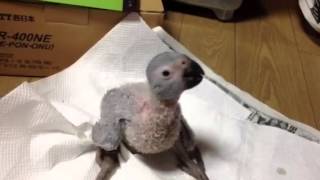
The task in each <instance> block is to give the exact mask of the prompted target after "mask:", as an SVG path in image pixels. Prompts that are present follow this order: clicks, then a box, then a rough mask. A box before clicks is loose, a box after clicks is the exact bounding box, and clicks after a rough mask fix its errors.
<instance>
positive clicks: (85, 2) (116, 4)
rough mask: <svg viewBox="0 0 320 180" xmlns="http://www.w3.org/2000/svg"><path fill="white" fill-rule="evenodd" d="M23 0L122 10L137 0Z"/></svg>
mask: <svg viewBox="0 0 320 180" xmlns="http://www.w3.org/2000/svg"><path fill="white" fill-rule="evenodd" d="M23 1H28V2H51V3H59V4H68V5H75V6H84V7H91V8H100V9H109V10H115V11H122V10H126V9H130V8H133V7H134V5H135V1H136V0H111V1H110V0H23Z"/></svg>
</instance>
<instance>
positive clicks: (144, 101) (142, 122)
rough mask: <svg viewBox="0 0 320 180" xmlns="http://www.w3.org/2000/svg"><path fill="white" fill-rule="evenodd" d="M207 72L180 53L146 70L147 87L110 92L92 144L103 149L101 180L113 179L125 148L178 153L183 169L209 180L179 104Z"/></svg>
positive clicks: (168, 55)
mask: <svg viewBox="0 0 320 180" xmlns="http://www.w3.org/2000/svg"><path fill="white" fill-rule="evenodd" d="M203 75H204V71H203V70H202V68H201V67H200V66H199V65H198V64H197V63H196V62H194V61H193V60H191V59H190V58H188V57H187V56H185V55H183V54H180V53H177V52H164V53H161V54H159V55H157V56H155V57H154V58H153V59H152V60H151V61H150V63H149V64H148V66H147V69H146V77H147V82H145V83H132V84H127V85H124V86H121V87H119V88H115V89H112V90H109V91H108V92H107V93H106V94H105V96H104V97H103V99H102V102H101V118H100V120H99V121H98V122H97V123H96V124H95V125H94V127H93V130H92V139H93V141H94V143H95V144H96V145H97V146H98V147H99V148H100V149H99V153H97V162H98V164H99V165H100V167H101V172H100V173H99V175H98V177H97V179H105V178H106V177H108V176H110V173H111V172H112V170H113V169H114V168H115V167H116V166H117V162H116V161H117V160H116V157H115V156H116V154H117V152H118V151H119V146H120V144H124V145H125V146H126V147H127V149H129V150H130V151H131V152H132V153H135V154H141V155H144V154H157V153H161V152H164V151H172V152H174V153H175V155H176V157H177V159H178V162H179V166H180V168H181V169H182V170H183V171H185V172H186V173H188V174H190V175H191V176H193V177H194V178H196V179H197V180H208V177H207V175H206V174H205V167H204V163H203V161H202V158H201V154H200V151H199V149H198V148H197V146H196V143H195V142H194V139H193V134H192V131H191V129H190V128H189V126H188V124H187V123H186V121H185V120H184V118H183V115H182V114H181V110H180V106H179V103H178V100H179V98H180V96H181V94H182V93H183V91H184V90H187V89H190V88H193V87H194V86H196V85H198V84H199V83H200V82H201V80H202V76H203Z"/></svg>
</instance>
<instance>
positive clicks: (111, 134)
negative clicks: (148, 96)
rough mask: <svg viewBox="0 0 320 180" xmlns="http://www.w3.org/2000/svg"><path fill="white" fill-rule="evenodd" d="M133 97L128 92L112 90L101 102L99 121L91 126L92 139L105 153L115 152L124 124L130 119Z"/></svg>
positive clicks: (120, 139)
mask: <svg viewBox="0 0 320 180" xmlns="http://www.w3.org/2000/svg"><path fill="white" fill-rule="evenodd" d="M132 104H133V97H132V96H131V95H130V92H126V91H124V90H122V89H119V88H118V89H112V90H110V91H108V92H107V93H106V95H105V96H104V97H103V99H102V102H101V117H100V120H99V121H98V122H97V123H96V124H95V125H94V126H93V129H92V139H93V141H94V143H95V144H96V145H97V146H99V147H101V148H102V149H104V150H105V151H114V150H116V149H117V148H118V147H119V145H120V143H121V141H122V137H123V130H124V128H125V126H126V123H127V122H128V121H130V117H132Z"/></svg>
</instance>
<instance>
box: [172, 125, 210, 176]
mask: <svg viewBox="0 0 320 180" xmlns="http://www.w3.org/2000/svg"><path fill="white" fill-rule="evenodd" d="M173 150H174V152H175V154H176V157H177V159H178V161H179V167H180V168H181V169H182V170H183V171H185V172H186V173H188V174H189V175H191V176H193V177H195V178H196V179H198V180H209V178H208V176H207V175H206V173H205V166H204V163H203V160H202V156H201V153H200V150H199V149H198V147H197V146H196V143H195V140H194V136H193V133H192V131H191V128H190V127H189V125H188V124H187V122H186V121H185V120H184V119H182V127H181V132H180V137H179V139H178V141H177V142H176V144H175V146H174V148H173Z"/></svg>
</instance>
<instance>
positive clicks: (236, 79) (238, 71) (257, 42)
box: [165, 0, 320, 129]
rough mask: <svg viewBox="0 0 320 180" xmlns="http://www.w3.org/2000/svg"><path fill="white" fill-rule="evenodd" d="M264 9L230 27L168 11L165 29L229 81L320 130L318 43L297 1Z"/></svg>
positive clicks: (269, 2)
mask: <svg viewBox="0 0 320 180" xmlns="http://www.w3.org/2000/svg"><path fill="white" fill-rule="evenodd" d="M262 7H263V9H264V13H263V14H262V15H259V16H257V17H251V18H247V19H241V20H239V21H237V22H228V23H223V22H220V21H218V20H216V19H214V18H204V17H199V16H194V15H187V14H182V13H177V12H169V13H168V14H167V19H166V21H165V28H166V30H167V31H169V33H170V34H172V35H173V36H174V37H175V38H176V39H178V40H179V41H180V42H181V43H182V44H184V45H185V46H186V47H187V48H188V49H189V50H190V51H191V52H193V53H194V54H195V55H197V56H198V57H200V58H201V59H202V60H203V61H204V62H205V63H206V64H207V65H208V66H210V67H211V68H212V69H213V70H214V71H215V72H217V73H218V74H220V75H221V76H223V77H224V78H225V79H226V80H228V81H229V82H231V83H233V84H235V85H236V86H238V87H240V88H241V89H242V90H244V91H247V92H249V93H250V94H252V95H253V96H255V97H256V98H258V99H259V100H261V101H263V102H264V103H266V104H268V105H270V106H271V107H273V108H274V109H276V110H278V111H280V112H281V113H283V114H285V115H287V116H288V117H290V118H293V119H296V120H299V121H301V122H304V123H306V124H309V125H311V126H313V127H315V128H318V129H320V45H319V44H317V43H316V42H314V40H312V39H311V38H310V35H309V34H310V33H309V32H308V31H307V30H305V25H304V21H303V18H302V17H301V12H300V9H299V8H298V5H297V1H293V0H282V1H278V0H265V2H262ZM253 8H254V7H253ZM313 36H315V38H319V36H320V34H317V35H315V34H313ZM311 37H312V36H311ZM313 38H314V37H313ZM318 40H319V39H318Z"/></svg>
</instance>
